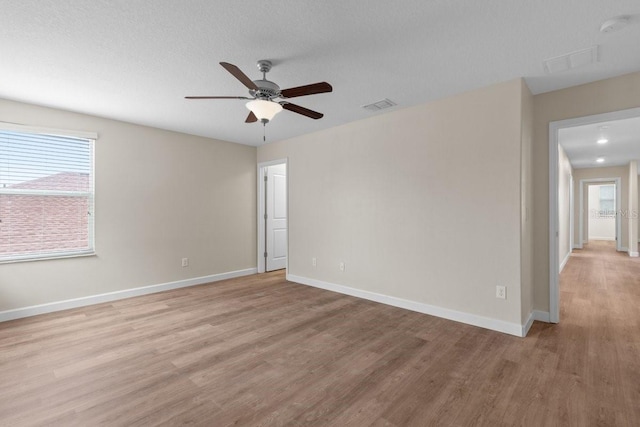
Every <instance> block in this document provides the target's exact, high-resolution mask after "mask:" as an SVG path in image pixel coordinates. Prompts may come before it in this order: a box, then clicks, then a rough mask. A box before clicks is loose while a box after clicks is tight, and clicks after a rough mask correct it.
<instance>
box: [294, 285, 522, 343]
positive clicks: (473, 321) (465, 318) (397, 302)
mask: <svg viewBox="0 0 640 427" xmlns="http://www.w3.org/2000/svg"><path fill="white" fill-rule="evenodd" d="M287 280H289V281H290V282H295V283H300V284H302V285H308V286H313V287H315V288H320V289H326V290H328V291H333V292H338V293H340V294H345V295H351V296H354V297H358V298H362V299H366V300H370V301H375V302H379V303H382V304H387V305H391V306H394V307H399V308H404V309H406V310H411V311H417V312H418V313H423V314H428V315H431V316H436V317H442V318H443V319H448V320H454V321H456V322H461V323H466V324H468V325H473V326H479V327H481V328H485V329H491V330H493V331H498V332H503V333H505V334H510V335H515V336H517V337H523V336H524V335H523V332H524V327H523V325H520V324H518V323H511V322H505V321H504V320H498V319H492V318H490V317H484V316H479V315H476V314H471V313H465V312H462V311H456V310H451V309H448V308H443V307H438V306H435V305H429V304H424V303H421V302H416V301H410V300H406V299H402V298H397V297H391V296H388V295H383V294H378V293H375V292H370V291H364V290H361V289H355V288H350V287H348V286H343V285H336V284H334V283H328V282H323V281H321V280H316V279H310V278H307V277H301V276H296V275H293V274H287Z"/></svg>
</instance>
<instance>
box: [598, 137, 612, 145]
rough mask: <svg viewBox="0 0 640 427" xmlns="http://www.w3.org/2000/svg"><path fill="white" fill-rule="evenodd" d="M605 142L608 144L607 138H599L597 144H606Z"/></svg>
mask: <svg viewBox="0 0 640 427" xmlns="http://www.w3.org/2000/svg"><path fill="white" fill-rule="evenodd" d="M607 142H609V140H608V139H607V138H600V139H599V140H598V144H606V143H607Z"/></svg>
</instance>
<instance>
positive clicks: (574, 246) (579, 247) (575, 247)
mask: <svg viewBox="0 0 640 427" xmlns="http://www.w3.org/2000/svg"><path fill="white" fill-rule="evenodd" d="M573 249H582V245H573Z"/></svg>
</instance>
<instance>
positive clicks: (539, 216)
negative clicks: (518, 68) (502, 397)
mask: <svg viewBox="0 0 640 427" xmlns="http://www.w3.org/2000/svg"><path fill="white" fill-rule="evenodd" d="M533 104H534V144H533V157H534V280H535V308H536V309H537V310H541V311H546V312H548V311H549V123H550V122H553V121H558V120H564V119H570V118H576V117H583V116H589V115H593V114H601V113H607V112H611V111H618V110H624V109H628V108H634V107H639V106H640V72H639V73H633V74H627V75H624V76H621V77H616V78H611V79H607V80H602V81H598V82H595V83H589V84H585V85H581V86H575V87H572V88H568V89H563V90H558V91H554V92H549V93H544V94H540V95H536V96H534V98H533Z"/></svg>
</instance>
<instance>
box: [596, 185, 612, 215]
mask: <svg viewBox="0 0 640 427" xmlns="http://www.w3.org/2000/svg"><path fill="white" fill-rule="evenodd" d="M614 194H615V186H614V185H601V186H600V212H599V215H600V216H601V217H610V216H614V215H615V213H616V199H615V195H614Z"/></svg>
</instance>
